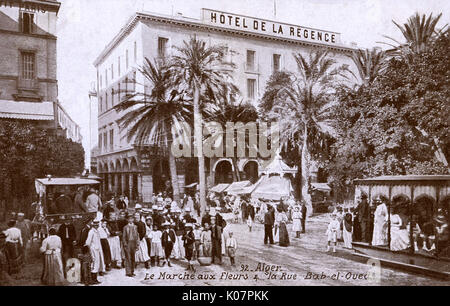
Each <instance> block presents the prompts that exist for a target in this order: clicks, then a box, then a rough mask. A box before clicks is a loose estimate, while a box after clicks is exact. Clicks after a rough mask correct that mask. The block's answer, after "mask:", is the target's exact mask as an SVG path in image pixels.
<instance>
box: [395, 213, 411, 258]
mask: <svg viewBox="0 0 450 306" xmlns="http://www.w3.org/2000/svg"><path fill="white" fill-rule="evenodd" d="M409 246H410V244H409V231H408V229H407V228H406V227H404V226H403V221H402V218H400V216H399V215H397V214H395V215H391V251H400V250H405V249H407V248H409Z"/></svg>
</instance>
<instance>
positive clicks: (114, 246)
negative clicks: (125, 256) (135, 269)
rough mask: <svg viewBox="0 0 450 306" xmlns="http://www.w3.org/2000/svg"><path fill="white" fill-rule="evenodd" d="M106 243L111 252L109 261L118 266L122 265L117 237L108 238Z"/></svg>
mask: <svg viewBox="0 0 450 306" xmlns="http://www.w3.org/2000/svg"><path fill="white" fill-rule="evenodd" d="M108 243H109V249H110V251H111V261H115V262H117V264H118V265H120V264H121V263H122V250H121V248H120V238H119V236H111V237H108Z"/></svg>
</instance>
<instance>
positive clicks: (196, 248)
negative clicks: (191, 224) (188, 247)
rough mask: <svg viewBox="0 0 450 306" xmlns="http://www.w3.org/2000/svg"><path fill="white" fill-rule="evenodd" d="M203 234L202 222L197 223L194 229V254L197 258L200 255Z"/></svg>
mask: <svg viewBox="0 0 450 306" xmlns="http://www.w3.org/2000/svg"><path fill="white" fill-rule="evenodd" d="M201 236H202V230H201V229H200V224H198V223H195V229H194V238H195V242H194V255H195V258H199V257H200V244H201Z"/></svg>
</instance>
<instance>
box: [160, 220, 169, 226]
mask: <svg viewBox="0 0 450 306" xmlns="http://www.w3.org/2000/svg"><path fill="white" fill-rule="evenodd" d="M169 225H170V223H169V222H167V221H164V222H163V224H161V226H169Z"/></svg>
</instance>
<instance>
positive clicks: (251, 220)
mask: <svg viewBox="0 0 450 306" xmlns="http://www.w3.org/2000/svg"><path fill="white" fill-rule="evenodd" d="M247 226H248V231H249V232H251V231H252V226H253V218H252V216H247Z"/></svg>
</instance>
